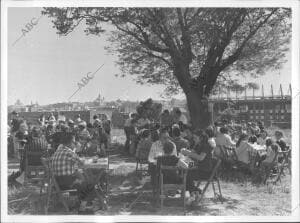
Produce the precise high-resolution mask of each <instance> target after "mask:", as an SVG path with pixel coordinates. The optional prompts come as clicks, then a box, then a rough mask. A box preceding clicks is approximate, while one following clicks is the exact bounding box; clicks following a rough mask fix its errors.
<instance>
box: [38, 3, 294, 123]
mask: <svg viewBox="0 0 300 223" xmlns="http://www.w3.org/2000/svg"><path fill="white" fill-rule="evenodd" d="M43 14H46V15H48V16H49V17H51V18H52V19H53V24H54V27H55V28H56V29H57V30H58V34H60V35H67V34H69V33H70V32H72V31H73V30H74V29H75V28H76V26H78V24H80V22H82V21H85V23H86V29H85V32H86V33H87V34H93V35H100V34H101V33H102V32H104V28H103V27H104V26H103V23H109V24H111V25H112V26H113V27H114V28H115V30H114V31H112V32H111V35H110V38H109V40H110V41H111V43H112V44H111V47H109V50H110V52H112V53H114V54H116V55H117V56H118V61H117V64H118V65H119V67H120V68H121V72H122V74H121V75H123V76H124V75H133V76H134V77H136V81H137V83H141V84H144V83H149V84H164V85H166V86H167V87H166V90H167V91H168V92H169V93H175V92H177V91H178V90H179V89H181V90H182V91H183V92H184V93H185V95H186V98H187V104H188V107H189V111H190V113H193V114H191V118H192V120H194V121H195V123H199V122H200V121H201V120H200V119H198V120H195V118H196V115H198V116H199V115H200V116H203V117H202V120H207V117H204V116H206V113H205V109H204V110H203V106H204V107H205V106H206V105H207V103H205V102H204V100H206V98H207V97H208V96H209V95H210V94H212V93H214V88H216V86H218V85H220V86H222V84H223V85H226V84H227V83H230V82H232V81H233V78H232V77H233V76H235V75H249V76H253V77H257V76H258V75H262V74H264V73H265V72H266V71H267V70H270V69H278V68H280V66H281V64H282V63H284V62H285V53H286V51H287V50H288V49H289V40H290V36H291V21H290V17H291V10H290V9H287V8H45V9H44V11H43ZM234 83H237V81H235V82H234ZM227 85H228V84H227ZM197 125H198V124H197ZM198 126H199V125H198Z"/></svg>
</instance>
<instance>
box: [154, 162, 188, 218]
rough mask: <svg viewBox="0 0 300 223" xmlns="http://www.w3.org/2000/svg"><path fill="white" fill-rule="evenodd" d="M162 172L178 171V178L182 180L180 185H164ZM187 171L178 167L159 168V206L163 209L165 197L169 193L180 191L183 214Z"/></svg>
mask: <svg viewBox="0 0 300 223" xmlns="http://www.w3.org/2000/svg"><path fill="white" fill-rule="evenodd" d="M163 170H171V171H179V172H180V176H181V179H182V183H181V184H164V175H163ZM187 171H188V170H187V169H182V168H179V167H174V166H160V170H159V198H160V206H161V209H163V206H164V199H165V198H166V196H167V193H168V192H169V191H174V190H175V191H176V190H180V191H181V198H182V199H183V211H184V213H185V208H186V202H185V191H186V176H187Z"/></svg>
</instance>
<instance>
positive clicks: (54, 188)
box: [41, 158, 77, 214]
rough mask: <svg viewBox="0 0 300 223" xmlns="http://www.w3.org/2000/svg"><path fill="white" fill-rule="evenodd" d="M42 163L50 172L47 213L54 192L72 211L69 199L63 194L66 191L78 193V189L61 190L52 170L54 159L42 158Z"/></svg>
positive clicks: (46, 212)
mask: <svg viewBox="0 0 300 223" xmlns="http://www.w3.org/2000/svg"><path fill="white" fill-rule="evenodd" d="M41 161H42V164H43V165H44V167H45V169H46V170H47V173H48V183H47V185H48V187H47V199H46V205H45V214H48V208H49V204H50V200H51V196H52V195H53V194H55V195H57V196H58V199H59V200H60V201H61V202H62V204H63V206H64V208H65V209H66V211H67V212H69V211H70V209H69V207H68V204H67V201H66V200H65V198H64V196H63V194H65V193H76V192H77V190H76V189H70V190H61V189H60V188H59V186H58V183H57V182H56V179H55V176H54V174H53V172H52V164H51V162H52V159H51V158H41Z"/></svg>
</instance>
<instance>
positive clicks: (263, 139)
mask: <svg viewBox="0 0 300 223" xmlns="http://www.w3.org/2000/svg"><path fill="white" fill-rule="evenodd" d="M268 138H269V137H268V133H267V132H266V131H265V130H264V131H261V132H260V134H259V137H258V138H257V144H259V145H261V146H264V145H266V140H267V139H268Z"/></svg>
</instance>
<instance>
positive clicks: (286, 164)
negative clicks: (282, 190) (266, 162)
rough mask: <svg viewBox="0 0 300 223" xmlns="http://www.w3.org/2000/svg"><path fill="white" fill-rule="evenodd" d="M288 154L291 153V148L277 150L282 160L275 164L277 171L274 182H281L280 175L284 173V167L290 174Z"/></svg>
mask: <svg viewBox="0 0 300 223" xmlns="http://www.w3.org/2000/svg"><path fill="white" fill-rule="evenodd" d="M290 154H291V149H288V150H287V151H281V152H278V156H282V157H283V162H282V163H278V164H277V165H278V166H277V168H278V173H277V176H276V179H275V181H274V182H273V183H274V184H275V183H277V182H278V181H280V182H281V175H283V174H284V169H285V168H287V169H288V170H289V173H290V174H291V160H290Z"/></svg>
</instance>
